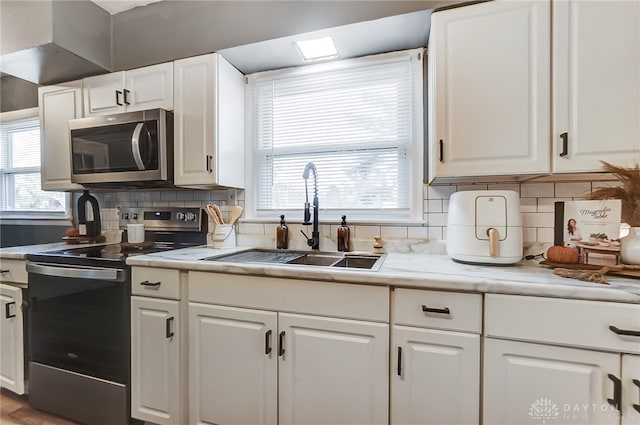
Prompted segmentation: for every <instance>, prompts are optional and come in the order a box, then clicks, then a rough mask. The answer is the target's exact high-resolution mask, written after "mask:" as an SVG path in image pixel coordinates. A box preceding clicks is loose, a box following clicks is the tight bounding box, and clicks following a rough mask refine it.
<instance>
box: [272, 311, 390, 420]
mask: <svg viewBox="0 0 640 425" xmlns="http://www.w3.org/2000/svg"><path fill="white" fill-rule="evenodd" d="M278 325H279V330H280V334H279V335H278V336H279V338H278V339H279V340H281V342H282V343H281V344H279V345H280V346H279V347H278V348H279V353H278V354H279V355H280V356H279V357H280V361H279V369H278V375H279V391H280V394H279V419H280V422H279V423H280V424H310V423H317V424H386V423H388V382H389V381H388V368H389V354H388V353H389V352H388V349H389V348H388V347H389V345H388V344H389V335H388V332H389V325H387V324H385V323H373V322H361V321H355V320H344V319H334V318H325V317H311V316H302V315H295V314H284V313H280V314H279V316H278ZM280 335H281V336H280Z"/></svg>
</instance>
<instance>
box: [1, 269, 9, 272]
mask: <svg viewBox="0 0 640 425" xmlns="http://www.w3.org/2000/svg"><path fill="white" fill-rule="evenodd" d="M10 271H11V270H9V269H6V270H0V273H9V272H10Z"/></svg>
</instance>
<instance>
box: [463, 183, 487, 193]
mask: <svg viewBox="0 0 640 425" xmlns="http://www.w3.org/2000/svg"><path fill="white" fill-rule="evenodd" d="M487 187H488V185H486V184H468V185H461V186H458V190H457V191H458V192H462V191H467V190H487Z"/></svg>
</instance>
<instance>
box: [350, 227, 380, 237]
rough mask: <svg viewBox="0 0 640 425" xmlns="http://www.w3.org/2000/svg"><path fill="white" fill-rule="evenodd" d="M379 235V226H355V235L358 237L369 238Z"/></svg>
mask: <svg viewBox="0 0 640 425" xmlns="http://www.w3.org/2000/svg"><path fill="white" fill-rule="evenodd" d="M374 236H380V226H360V225H358V226H355V237H356V238H358V239H371V240H373V238H374Z"/></svg>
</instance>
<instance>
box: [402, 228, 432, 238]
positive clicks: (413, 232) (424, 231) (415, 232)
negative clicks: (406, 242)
mask: <svg viewBox="0 0 640 425" xmlns="http://www.w3.org/2000/svg"><path fill="white" fill-rule="evenodd" d="M429 229H430V228H429V227H409V228H408V229H407V237H408V238H409V239H428V238H429Z"/></svg>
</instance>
